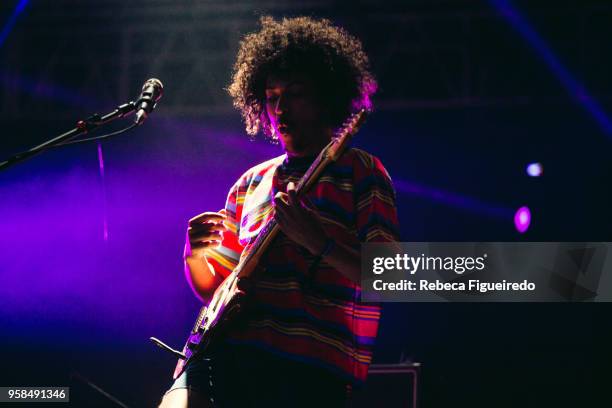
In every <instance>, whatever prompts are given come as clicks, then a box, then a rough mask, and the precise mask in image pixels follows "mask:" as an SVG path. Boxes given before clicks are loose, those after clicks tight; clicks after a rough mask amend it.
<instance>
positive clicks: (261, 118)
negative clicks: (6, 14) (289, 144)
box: [227, 16, 377, 137]
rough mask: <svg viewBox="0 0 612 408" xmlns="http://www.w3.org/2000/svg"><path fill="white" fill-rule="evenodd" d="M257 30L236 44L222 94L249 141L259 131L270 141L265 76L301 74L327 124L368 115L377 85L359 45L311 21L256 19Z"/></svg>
mask: <svg viewBox="0 0 612 408" xmlns="http://www.w3.org/2000/svg"><path fill="white" fill-rule="evenodd" d="M260 22H261V30H260V31H258V32H255V33H251V34H248V35H246V36H245V37H244V38H243V40H242V41H241V43H240V50H239V51H238V57H237V59H236V63H235V64H234V73H233V77H232V82H231V84H230V85H229V87H228V89H227V91H228V92H229V94H230V95H231V96H232V98H233V101H234V106H235V107H236V108H237V109H239V110H240V111H241V113H242V116H243V118H244V121H245V125H246V131H247V133H248V134H250V135H252V136H254V135H256V134H257V132H258V131H259V130H261V129H263V131H264V133H265V134H266V135H267V136H271V137H273V136H272V135H271V132H270V124H269V122H268V117H267V115H266V110H265V86H266V79H267V78H268V76H269V75H279V74H280V75H282V74H286V73H302V74H306V75H308V76H309V77H311V78H313V79H314V80H315V82H316V84H317V85H318V86H319V89H317V91H318V92H319V94H320V95H325V97H324V98H322V100H321V101H320V102H321V103H324V104H325V105H324V107H325V108H326V111H327V112H328V114H329V116H328V119H329V125H330V126H332V127H338V126H340V125H341V123H342V122H343V121H344V120H345V119H346V118H347V116H348V115H349V114H350V113H351V112H354V111H357V110H360V109H366V110H371V108H372V103H371V100H370V97H371V95H372V94H373V93H374V92H375V91H376V88H377V84H376V80H375V78H374V76H373V75H372V73H371V72H370V70H369V61H368V57H367V55H366V54H365V53H364V51H363V48H362V46H361V42H360V41H359V40H358V39H357V38H355V37H353V36H351V35H350V34H348V33H347V32H346V31H345V30H343V29H342V28H339V27H335V26H333V25H332V23H331V22H330V21H329V20H326V19H321V20H316V19H313V18H310V17H295V18H283V19H282V20H281V21H276V20H274V19H273V18H272V17H269V16H265V17H261V19H260Z"/></svg>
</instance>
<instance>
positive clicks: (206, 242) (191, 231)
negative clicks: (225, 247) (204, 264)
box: [187, 210, 227, 258]
mask: <svg viewBox="0 0 612 408" xmlns="http://www.w3.org/2000/svg"><path fill="white" fill-rule="evenodd" d="M226 219H227V217H226V215H225V210H221V211H219V212H204V213H202V214H199V215H196V216H195V217H193V218H192V219H190V220H189V227H188V228H187V235H188V237H189V245H190V246H191V256H193V257H196V258H201V257H204V256H205V255H206V252H207V251H208V250H210V249H212V248H216V247H218V246H219V245H221V241H222V240H223V233H224V232H225V231H227V227H226V226H225V224H224V223H223V222H224V221H225V220H226Z"/></svg>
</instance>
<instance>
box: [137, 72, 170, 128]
mask: <svg viewBox="0 0 612 408" xmlns="http://www.w3.org/2000/svg"><path fill="white" fill-rule="evenodd" d="M163 93H164V85H162V83H161V81H160V80H159V79H157V78H151V79H147V81H146V82H145V83H144V85H143V86H142V92H141V94H140V97H139V98H138V100H137V101H136V119H135V120H134V123H136V124H137V125H142V124H143V122H144V121H145V120H146V119H147V117H148V116H149V113H151V112H153V109H155V106H156V105H157V101H159V100H160V99H161V97H162V95H163Z"/></svg>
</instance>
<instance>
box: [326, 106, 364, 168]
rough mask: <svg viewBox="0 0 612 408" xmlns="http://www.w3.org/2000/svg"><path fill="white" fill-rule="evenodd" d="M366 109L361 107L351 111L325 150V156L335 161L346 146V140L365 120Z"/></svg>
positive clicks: (348, 139)
mask: <svg viewBox="0 0 612 408" xmlns="http://www.w3.org/2000/svg"><path fill="white" fill-rule="evenodd" d="M366 116H367V111H366V110H365V109H361V110H360V111H359V112H357V113H353V114H352V115H351V116H350V117H349V118H348V119H347V120H346V121H345V122H344V123H343V124H342V127H341V128H340V130H339V131H338V132H337V133H336V136H335V137H334V142H333V144H332V145H331V146H330V148H329V149H328V151H327V157H328V158H329V159H331V160H333V161H336V160H337V159H338V157H340V155H341V154H342V153H343V152H344V149H345V148H346V147H347V146H348V142H349V141H350V140H351V138H352V137H353V136H354V135H355V134H356V133H357V132H358V131H359V128H360V127H361V125H363V123H364V122H365V119H366Z"/></svg>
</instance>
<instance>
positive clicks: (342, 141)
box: [234, 110, 366, 278]
mask: <svg viewBox="0 0 612 408" xmlns="http://www.w3.org/2000/svg"><path fill="white" fill-rule="evenodd" d="M365 113H366V112H365V111H363V110H362V111H360V112H359V113H357V114H356V115H354V116H353V118H352V120H351V121H349V124H348V125H346V126H345V127H344V128H343V129H342V131H341V132H339V136H338V137H336V138H334V139H332V141H331V142H329V144H328V145H327V146H325V147H324V148H323V150H321V152H320V153H319V155H318V156H317V158H316V159H315V161H314V162H313V163H312V164H311V165H310V167H309V168H308V170H307V171H306V173H304V176H302V178H301V179H300V181H299V183H298V185H297V186H296V195H297V197H298V198H299V197H302V196H303V195H304V194H306V193H307V192H308V191H309V190H310V189H311V188H312V186H313V185H314V184H315V183H316V182H317V180H318V179H319V178H320V177H321V174H322V173H323V171H324V170H325V169H326V168H327V166H328V165H329V164H330V163H332V162H334V161H336V160H338V158H339V157H340V156H342V154H343V153H344V152H345V151H346V149H347V147H348V142H349V141H350V138H351V137H352V136H353V135H354V134H355V133H357V130H358V128H359V126H361V124H362V123H363V121H364V119H365ZM279 230H280V227H279V226H278V224H277V222H276V220H275V219H274V218H271V219H270V220H269V221H268V222H267V223H266V225H265V226H264V227H263V228H262V230H261V231H260V233H259V234H258V236H257V238H256V240H255V242H254V243H253V245H252V246H251V249H250V251H249V253H248V254H247V255H246V256H245V257H244V259H243V261H241V262H240V263H239V264H238V266H237V267H236V268H235V269H234V273H235V275H236V277H237V278H244V277H248V276H250V275H251V274H252V273H253V271H254V270H255V267H256V266H257V264H258V263H259V259H260V258H261V256H262V255H263V253H264V252H265V251H266V250H267V249H268V247H269V246H270V244H271V243H272V240H274V238H276V235H277V234H278V232H279Z"/></svg>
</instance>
